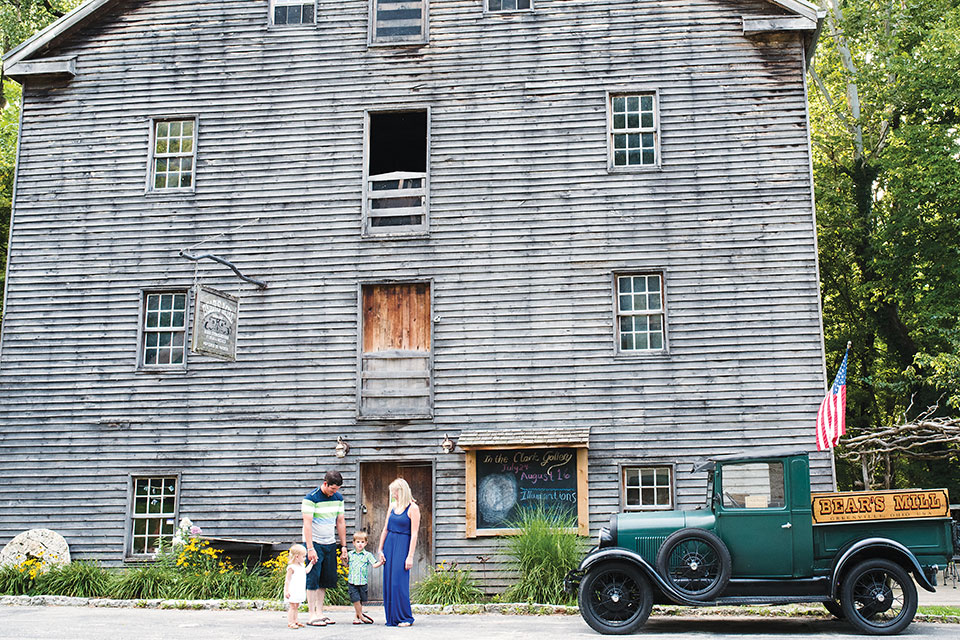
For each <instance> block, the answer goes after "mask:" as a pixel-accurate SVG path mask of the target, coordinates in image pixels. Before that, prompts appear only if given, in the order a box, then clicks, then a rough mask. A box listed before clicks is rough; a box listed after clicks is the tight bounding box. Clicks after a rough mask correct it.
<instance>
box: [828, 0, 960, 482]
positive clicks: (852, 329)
mask: <svg viewBox="0 0 960 640" xmlns="http://www.w3.org/2000/svg"><path fill="white" fill-rule="evenodd" d="M824 2H825V5H824V8H826V9H827V11H828V14H827V21H826V24H825V28H824V30H823V33H822V35H821V38H820V42H819V46H818V50H817V54H816V59H815V62H814V66H813V67H812V70H811V79H812V83H811V84H812V86H813V87H815V89H813V90H812V91H811V93H810V111H811V122H812V136H813V142H814V158H813V160H814V176H815V188H816V195H817V211H818V216H817V217H818V227H819V228H818V235H819V249H820V269H821V292H822V296H823V308H824V331H825V336H826V341H827V351H828V360H827V361H828V365H832V366H831V367H830V368H831V371H835V369H836V366H837V365H838V364H839V362H840V359H841V358H842V357H843V350H844V346H845V344H846V342H847V340H852V341H853V344H854V347H853V355H854V356H855V357H853V358H852V362H851V366H850V369H849V373H848V379H847V384H848V388H847V394H848V395H847V397H848V425H849V427H850V429H851V431H852V433H853V435H856V434H857V433H858V432H863V431H866V430H875V429H876V428H878V427H881V426H889V425H893V424H895V423H896V421H898V420H901V419H902V418H903V415H904V411H905V409H906V407H907V406H908V405H909V404H910V403H911V401H912V400H911V399H913V398H915V399H916V403H917V406H918V407H920V406H928V405H932V404H935V403H936V400H937V398H938V397H939V396H940V395H942V394H943V393H944V392H947V394H948V397H950V398H952V399H953V400H954V401H955V400H956V399H957V398H956V396H957V387H956V381H957V377H958V376H957V368H956V357H957V353H958V352H960V351H958V346H960V344H958V340H957V339H956V338H957V333H956V332H957V326H958V321H960V133H958V125H960V64H958V61H960V5H958V3H957V2H956V0H922V1H921V0H906V1H899V2H898V1H896V0H842V1H841V0H824ZM951 386H952V388H951ZM954 408H960V406H958V405H956V403H955V402H954ZM908 419H909V417H908ZM894 462H895V467H896V468H895V469H894V470H893V471H892V472H891V474H890V475H892V476H893V480H892V481H893V482H894V483H896V482H897V481H898V476H897V473H898V471H899V472H900V473H901V475H904V474H908V473H909V472H910V465H912V464H914V463H913V462H909V461H906V460H904V459H899V461H898V459H897V458H896V456H895V457H894ZM954 463H955V460H954ZM944 464H945V465H949V464H950V463H949V462H948V463H944ZM946 468H947V469H949V466H947V467H946ZM839 471H840V472H841V480H843V479H844V478H846V479H847V482H848V483H849V482H850V481H851V480H852V478H854V477H856V476H857V475H859V472H858V471H857V470H843V469H840V470H839ZM952 475H953V476H956V475H957V474H956V473H955V472H954V473H953V474H952ZM900 479H901V480H903V478H900Z"/></svg>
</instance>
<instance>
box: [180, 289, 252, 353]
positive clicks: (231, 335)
mask: <svg viewBox="0 0 960 640" xmlns="http://www.w3.org/2000/svg"><path fill="white" fill-rule="evenodd" d="M239 306H240V300H239V298H237V297H236V296H232V295H230V294H228V293H224V292H222V291H217V290H216V289H212V288H210V287H204V286H198V287H197V296H196V305H195V306H194V309H195V319H194V323H193V345H192V350H193V352H194V353H200V354H203V355H207V356H213V357H214V358H221V359H223V360H230V361H236V359H237V316H238V315H239Z"/></svg>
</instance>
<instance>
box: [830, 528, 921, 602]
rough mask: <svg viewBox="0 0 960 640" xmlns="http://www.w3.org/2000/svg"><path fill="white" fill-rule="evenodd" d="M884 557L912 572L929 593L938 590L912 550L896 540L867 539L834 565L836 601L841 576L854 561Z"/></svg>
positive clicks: (832, 581) (842, 556) (861, 541)
mask: <svg viewBox="0 0 960 640" xmlns="http://www.w3.org/2000/svg"><path fill="white" fill-rule="evenodd" d="M864 557H867V558H876V557H882V558H886V559H888V560H892V561H894V562H898V563H899V564H901V565H903V568H904V569H906V570H908V571H911V572H912V573H913V577H914V578H915V579H916V581H917V584H919V585H920V586H921V587H923V588H924V589H926V590H927V591H930V592H934V591H936V588H935V587H934V586H933V585H932V584H931V583H930V580H929V578H927V575H926V574H925V573H924V572H923V569H922V568H921V567H920V562H919V561H918V560H917V557H916V556H915V555H913V552H912V551H910V549H908V548H906V547H905V546H903V545H902V544H900V543H899V542H897V541H896V540H890V539H889V538H865V539H863V540H858V541H857V542H855V543H854V544H852V545H850V547H848V548H847V549H846V550H845V551H844V552H843V553H842V554H840V557H839V558H838V559H837V561H836V562H834V564H833V575H832V576H831V581H830V595H831V597H832V598H833V599H834V600H836V599H838V597H839V596H840V593H839V591H840V576H841V575H842V574H843V571H844V569H846V568H848V567H849V566H852V563H853V561H854V560H859V559H861V558H864Z"/></svg>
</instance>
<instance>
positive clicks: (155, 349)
mask: <svg viewBox="0 0 960 640" xmlns="http://www.w3.org/2000/svg"><path fill="white" fill-rule="evenodd" d="M187 300H188V296H187V291H186V290H178V291H144V292H143V308H142V310H141V326H140V341H141V346H140V365H141V366H142V367H143V368H145V369H153V368H182V367H184V366H185V365H186V357H187V351H186V349H187V346H186V345H187Z"/></svg>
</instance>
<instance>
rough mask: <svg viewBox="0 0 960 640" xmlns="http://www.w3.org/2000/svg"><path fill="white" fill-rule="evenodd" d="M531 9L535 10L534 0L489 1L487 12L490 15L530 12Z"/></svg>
mask: <svg viewBox="0 0 960 640" xmlns="http://www.w3.org/2000/svg"><path fill="white" fill-rule="evenodd" d="M531 9H533V0H487V11H489V12H490V13H507V12H509V11H529V10H531Z"/></svg>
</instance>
